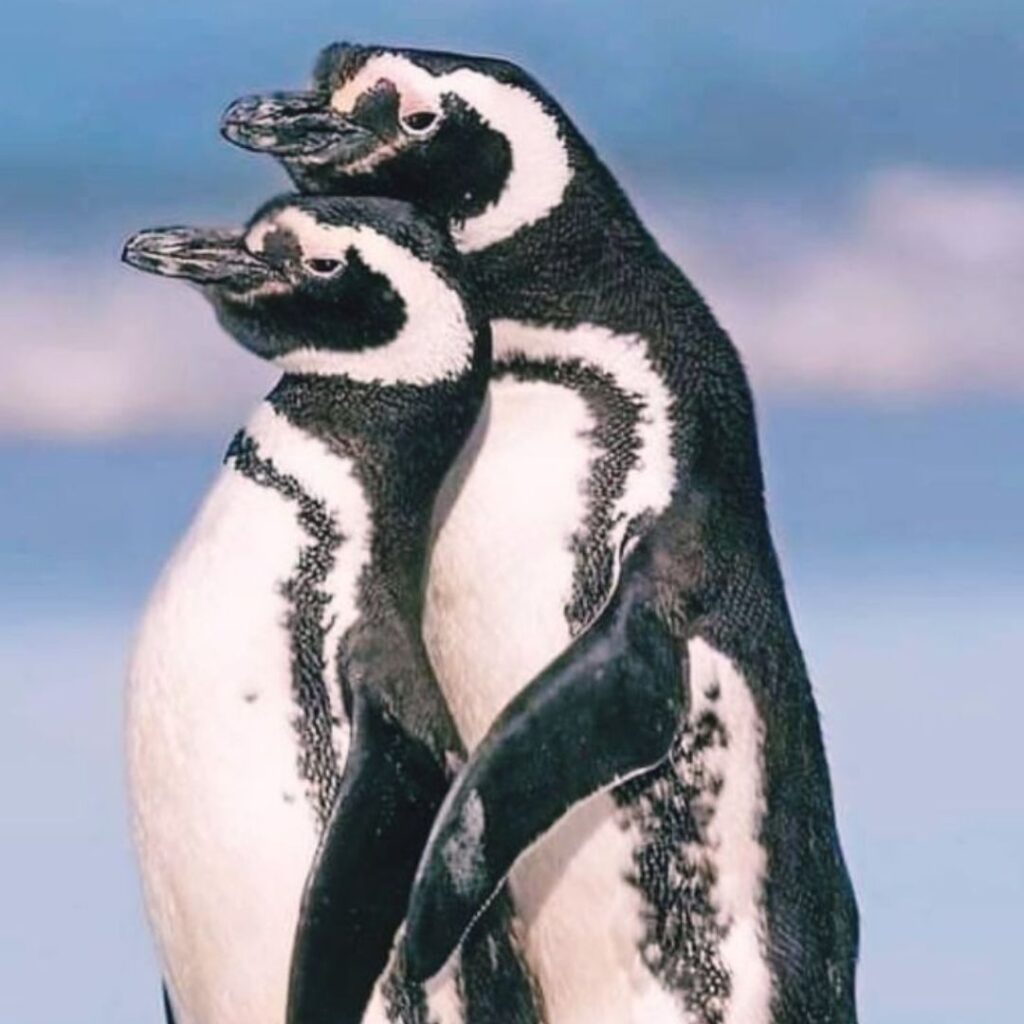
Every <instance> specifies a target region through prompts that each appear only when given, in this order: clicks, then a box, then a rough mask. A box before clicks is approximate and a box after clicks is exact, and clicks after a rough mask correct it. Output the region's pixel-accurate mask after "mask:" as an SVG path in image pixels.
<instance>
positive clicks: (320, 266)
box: [305, 259, 341, 277]
mask: <svg viewBox="0 0 1024 1024" xmlns="http://www.w3.org/2000/svg"><path fill="white" fill-rule="evenodd" d="M305 263H306V267H307V268H308V269H309V270H310V271H312V273H314V274H317V275H318V276H319V277H331V276H332V275H334V274H336V273H337V272H338V271H339V270H340V269H341V260H328V259H313V260H306V261H305Z"/></svg>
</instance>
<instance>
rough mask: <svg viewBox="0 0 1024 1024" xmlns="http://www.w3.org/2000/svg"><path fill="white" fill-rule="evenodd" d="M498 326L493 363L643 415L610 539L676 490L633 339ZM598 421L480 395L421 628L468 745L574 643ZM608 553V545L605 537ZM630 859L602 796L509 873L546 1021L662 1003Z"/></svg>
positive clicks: (506, 393) (520, 383) (561, 406)
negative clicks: (586, 376) (622, 403)
mask: <svg viewBox="0 0 1024 1024" xmlns="http://www.w3.org/2000/svg"><path fill="white" fill-rule="evenodd" d="M493 327H494V340H495V349H496V356H497V357H498V358H502V357H508V356H510V355H513V354H521V355H523V356H525V357H526V358H527V359H530V360H535V361H540V362H543V361H548V360H560V361H566V360H573V359H575V360H578V361H579V362H580V363H581V364H585V365H587V366H590V367H594V368H595V369H597V370H598V371H600V372H602V373H604V374H606V375H607V376H608V377H609V378H610V379H611V380H612V381H614V383H615V384H616V386H617V387H618V388H619V389H620V390H621V391H622V392H624V393H626V394H628V395H629V396H630V398H631V399H632V400H634V401H636V402H637V403H638V405H639V408H640V413H639V418H638V422H637V424H636V427H635V429H636V433H637V443H638V453H637V454H638V457H637V460H636V462H635V464H634V466H633V468H632V469H631V470H630V471H629V473H628V474H627V475H626V478H625V480H624V487H623V492H622V494H621V495H620V496H619V497H618V498H617V499H616V501H615V506H614V508H612V509H611V510H610V515H611V518H612V519H613V521H615V522H617V523H618V524H620V528H619V530H618V531H617V534H618V536H621V528H622V527H624V525H625V523H626V522H628V521H629V519H630V518H632V517H633V516H636V515H639V514H642V513H643V512H645V511H647V510H648V509H650V510H651V511H653V512H658V511H660V510H661V509H662V508H664V507H665V506H666V505H667V503H668V501H669V500H670V497H671V491H672V485H673V482H674V465H673V463H672V458H671V454H670V423H669V415H668V409H669V404H670V398H669V396H668V394H667V392H666V389H665V387H664V385H663V384H662V382H661V381H660V379H659V378H658V376H657V374H656V373H655V372H654V370H653V368H652V367H651V366H650V364H649V363H648V361H647V358H646V355H645V349H644V347H643V344H642V342H641V341H640V339H637V338H632V337H629V338H626V337H618V336H615V335H613V334H611V333H610V332H608V331H606V330H603V329H601V328H593V327H581V328H579V329H577V330H574V331H557V330H552V329H543V328H533V327H527V326H525V325H521V324H516V323H512V322H498V323H496V324H494V325H493ZM596 425H597V424H596V422H595V418H594V415H593V414H592V412H591V410H590V409H589V408H588V406H587V403H586V402H585V400H584V399H583V397H581V395H580V394H579V393H577V392H576V391H574V390H571V389H570V388H569V387H565V386H560V385H556V384H553V383H543V382H540V381H526V380H517V379H515V378H514V377H504V378H500V379H499V380H497V381H496V382H495V383H494V384H493V385H492V387H491V390H490V399H489V409H488V417H487V419H486V420H485V421H482V423H481V426H480V431H481V436H479V437H477V438H476V439H475V444H476V446H477V450H476V451H475V454H474V457H473V459H472V461H471V462H470V463H469V465H468V467H467V466H463V467H460V472H461V473H464V474H465V476H464V478H463V479H462V480H461V486H460V487H459V488H458V490H457V491H456V493H455V494H454V496H453V498H452V499H451V501H452V503H451V506H450V508H448V509H447V513H446V515H445V517H444V518H443V520H442V522H441V525H440V528H439V531H438V535H437V538H436V541H435V544H434V548H433V554H432V560H431V564H430V575H429V586H428V593H427V607H426V615H425V622H424V629H425V639H426V642H427V647H428V650H429V653H430V657H431V660H432V662H433V664H434V668H435V670H436V672H437V675H438V679H439V681H440V684H441V687H442V689H443V690H444V692H445V695H446V697H447V699H448V702H449V705H450V707H451V709H452V712H453V714H454V716H455V719H456V722H457V723H458V725H459V728H460V730H461V732H462V735H463V738H464V739H465V741H466V742H467V744H468V745H469V746H470V747H472V746H474V745H475V744H477V743H478V742H479V740H480V738H481V737H482V736H483V734H484V733H485V732H486V730H487V728H488V726H489V725H490V723H491V722H492V721H493V719H494V717H495V716H496V715H497V713H498V712H499V711H500V710H501V709H502V708H503V707H504V706H505V705H506V704H507V703H508V701H509V700H510V699H511V697H512V696H514V695H515V694H516V693H517V692H518V691H519V690H520V689H521V688H522V687H523V686H525V685H526V684H527V683H528V682H529V681H530V680H531V679H532V678H533V677H534V676H535V675H536V674H537V673H538V672H539V671H540V670H541V669H543V668H544V666H545V665H547V664H548V662H550V661H551V660H552V659H553V658H554V657H556V656H557V655H558V654H560V653H561V652H562V651H563V650H564V649H565V648H566V647H567V646H568V644H569V643H570V641H571V636H570V630H569V625H568V621H567V618H566V608H567V605H568V604H569V602H570V599H571V597H572V589H573V576H574V568H575V554H574V548H573V539H574V536H576V537H578V536H579V534H578V531H579V530H580V528H581V526H582V525H583V522H584V519H585V517H586V516H587V511H588V505H587V495H588V489H589V484H590V481H591V478H592V475H593V473H594V465H595V464H594V460H595V459H596V458H597V457H598V456H599V450H598V447H597V444H596V435H595V427H596ZM468 447H469V449H470V450H472V449H473V447H474V445H473V443H472V442H471V444H470V445H469V446H468ZM608 542H609V545H614V544H616V543H617V537H616V535H612V536H610V537H609V538H608ZM632 849H633V840H632V837H631V836H630V835H629V834H628V833H627V832H624V831H623V830H622V829H621V828H620V826H619V823H618V821H617V820H616V813H615V808H614V805H613V802H612V800H611V798H610V797H608V796H605V795H600V796H597V797H595V798H593V799H591V800H590V801H587V802H586V803H584V804H582V805H581V806H580V807H578V808H577V809H576V810H575V811H574V812H573V813H572V814H571V815H570V816H569V817H568V818H566V819H565V820H564V821H563V822H561V823H560V824H559V826H558V827H557V828H556V829H554V830H553V831H552V832H551V833H549V834H548V835H547V836H545V837H544V839H543V840H541V841H540V842H539V843H537V844H536V845H535V846H534V847H533V848H532V849H531V850H530V851H529V852H528V853H527V855H526V856H524V857H523V858H522V859H521V860H520V862H519V864H518V865H517V866H516V868H515V869H514V871H513V874H512V892H513V895H514V897H515V900H516V905H517V909H518V911H519V913H520V916H521V918H522V920H523V922H524V925H525V929H526V934H525V950H526V954H527V957H528V959H529V961H530V966H531V968H532V970H533V971H534V973H535V975H536V977H537V979H538V982H539V984H540V987H541V989H542V991H543V992H544V998H545V1003H546V1005H547V1010H548V1016H549V1019H550V1021H551V1024H576V1022H578V1021H579V1022H582V1021H585V1020H586V1021H606V1020H607V1021H612V1020H614V1021H616V1022H620V1021H621V1022H631V1021H637V1022H639V1021H645V1022H646V1021H648V1020H654V1019H658V1017H659V1013H660V1011H658V1010H657V1009H656V1008H658V1007H662V1006H663V1005H667V1004H668V1003H669V1000H668V999H667V997H663V996H662V995H661V994H660V993H659V992H658V991H657V990H656V985H655V983H654V981H653V979H652V978H651V976H650V974H649V972H647V971H646V969H645V968H644V966H643V964H642V963H641V961H640V957H639V953H638V949H637V945H638V938H639V935H640V933H641V927H640V923H641V914H642V908H641V907H640V906H639V901H638V897H637V895H636V893H635V890H634V889H633V888H632V887H630V886H629V885H627V884H626V883H625V881H624V879H625V876H626V874H627V873H628V872H629V871H630V870H631V867H632V865H631V853H632ZM661 1019H663V1020H669V1019H671V1018H669V1017H665V1016H663V1015H662V1016H661Z"/></svg>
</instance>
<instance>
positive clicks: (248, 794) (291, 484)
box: [126, 403, 385, 1024]
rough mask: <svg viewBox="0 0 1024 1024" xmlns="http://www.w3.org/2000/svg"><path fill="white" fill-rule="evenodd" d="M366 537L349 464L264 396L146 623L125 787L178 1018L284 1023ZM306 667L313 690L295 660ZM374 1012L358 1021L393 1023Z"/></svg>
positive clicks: (132, 679)
mask: <svg viewBox="0 0 1024 1024" xmlns="http://www.w3.org/2000/svg"><path fill="white" fill-rule="evenodd" d="M370 536H371V520H370V514H369V507H368V505H367V502H366V500H365V497H364V494H363V491H362V488H361V487H360V485H359V483H358V481H357V480H356V479H355V476H354V474H353V472H352V466H351V464H350V463H349V462H348V461H347V460H345V459H342V458H340V457H339V456H338V455H336V454H335V453H334V452H332V451H330V450H329V449H328V448H327V447H326V446H325V445H324V444H322V443H321V442H320V441H318V440H316V439H315V438H312V437H310V436H309V435H307V434H305V433H303V432H302V431H301V430H299V429H298V428H297V427H295V426H293V425H292V424H291V423H290V422H289V421H288V420H287V419H285V418H284V417H283V416H281V415H279V414H278V413H276V412H275V411H274V409H273V408H272V407H271V406H269V405H268V404H266V403H264V404H263V405H262V406H260V408H259V409H258V411H257V412H256V414H255V415H254V416H253V417H252V419H251V420H250V422H249V424H248V425H247V427H246V430H245V431H244V432H242V433H241V434H240V435H239V437H238V438H236V441H235V442H234V443H233V444H232V447H231V449H230V451H229V454H228V458H227V460H226V465H225V467H224V468H223V469H222V470H221V472H220V475H219V476H218V478H217V479H216V481H215V482H214V485H213V487H212V489H211V491H210V493H209V494H208V495H207V497H206V499H205V501H204V502H203V504H202V506H201V508H200V510H199V512H198V513H197V516H196V518H195V520H194V522H193V524H192V526H191V527H190V528H189V530H188V532H187V533H186V535H185V537H184V538H183V540H182V541H181V542H180V544H179V546H178V548H177V550H176V552H175V553H174V555H173V556H172V558H171V560H170V562H169V563H168V565H167V567H166V568H165V570H164V572H163V574H162V576H161V578H160V580H159V582H158V583H157V586H156V588H155V591H154V593H153V595H152V597H151V599H150V602H149V605H148V607H147V609H146V612H145V614H144V616H143V621H142V624H141V627H140V630H139V634H138V637H137V640H136V645H135V650H134V653H133V657H132V662H131V666H130V670H129V688H128V703H127V716H126V732H127V754H128V772H129V784H130V789H131V799H132V811H133V819H134V831H135V838H136V844H137V848H138V853H139V860H140V862H141V870H142V879H143V888H144V894H145V898H146V904H147V910H148V913H149V917H150V919H151V923H152V927H153V931H154V933H155V935H156V939H157V945H158V948H159V952H160V954H161V959H162V962H163V964H164V969H165V972H166V980H167V983H168V988H169V990H170V993H171V998H172V1002H173V1003H174V1008H175V1012H176V1015H177V1021H178V1024H283V1021H284V1018H285V1005H286V999H287V989H288V973H289V968H290V960H291V952H292V943H293V939H294V936H295V926H296V923H297V921H298V914H299V906H300V901H301V897H302V893H303V891H304V887H305V883H306V878H307V875H308V872H309V868H310V866H311V863H312V860H313V856H314V853H315V850H316V847H317V843H318V841H319V838H320V833H321V830H322V827H323V822H324V820H325V818H326V814H327V811H328V809H329V807H330V805H331V802H332V799H333V792H334V788H335V787H336V785H337V782H338V780H339V778H340V775H341V771H342V768H343V766H344V763H345V757H346V755H347V749H348V732H349V727H348V722H347V720H346V717H345V712H344V709H343V706H342V700H341V693H340V686H339V685H337V683H336V682H335V680H336V676H337V668H336V651H337V647H338V643H339V641H340V639H341V637H342V635H343V634H344V632H345V630H346V629H347V628H348V627H349V626H350V625H351V624H352V622H353V621H354V620H355V618H356V616H357V615H358V610H357V602H356V594H357V588H358V579H359V577H360V574H361V572H362V569H363V567H364V566H365V564H366V562H367V560H368V558H369V550H370ZM304 602H305V604H304ZM310 607H312V608H315V609H318V612H317V614H318V615H319V617H320V622H321V625H322V636H321V640H320V641H319V643H317V641H315V640H310V635H311V631H310V629H309V626H310V621H309V618H308V616H309V608H310ZM312 633H313V634H315V633H316V630H313V631H312ZM311 644H312V645H313V646H311ZM300 645H301V654H302V658H301V659H297V658H296V653H297V651H298V649H299V646H300ZM314 648H319V649H314ZM318 658H319V659H322V665H323V672H322V676H320V677H318V678H317V680H316V682H317V685H318V686H320V687H321V689H320V691H319V692H316V693H310V692H309V682H308V680H306V681H305V684H304V686H302V687H299V686H297V685H296V682H295V678H296V675H295V665H296V662H297V660H300V661H302V662H303V663H304V664H309V663H310V661H312V663H314V664H315V663H316V661H317V659H318ZM375 1006H376V1007H379V1008H378V1009H373V1008H371V1010H370V1011H368V1013H367V1014H366V1015H365V1018H364V1019H365V1020H366V1021H368V1022H369V1021H383V1020H384V1019H385V1015H384V1011H383V1007H381V1005H380V1001H379V1000H375Z"/></svg>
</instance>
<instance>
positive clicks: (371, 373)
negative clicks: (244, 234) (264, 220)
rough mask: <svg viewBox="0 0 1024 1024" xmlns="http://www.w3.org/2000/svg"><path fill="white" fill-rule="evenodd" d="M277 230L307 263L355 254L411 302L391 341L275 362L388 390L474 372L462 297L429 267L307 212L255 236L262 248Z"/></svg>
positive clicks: (286, 214) (280, 218)
mask: <svg viewBox="0 0 1024 1024" xmlns="http://www.w3.org/2000/svg"><path fill="white" fill-rule="evenodd" d="M271 226H275V227H282V228H287V229H288V230H289V231H291V232H292V234H294V235H295V238H296V240H297V241H298V243H299V246H300V247H301V249H302V254H303V257H304V258H305V259H332V260H333V259H341V260H344V255H343V254H344V253H345V251H346V250H347V249H349V248H350V247H353V248H355V249H356V250H357V251H358V252H359V255H360V258H361V259H362V260H363V262H364V263H366V265H367V266H368V267H369V268H370V269H371V270H374V271H376V272H377V273H379V274H383V275H384V276H385V277H386V278H387V279H388V281H389V282H390V283H391V285H392V287H393V288H394V289H395V291H396V292H398V294H399V295H400V296H401V298H402V301H403V302H404V303H405V323H404V324H403V325H402V328H401V330H400V331H399V332H398V334H397V335H396V336H395V337H394V338H393V339H392V340H391V341H389V342H386V343H385V344H382V345H380V346H379V347H377V348H366V349H361V350H358V351H352V352H344V351H341V350H338V349H321V348H312V347H310V348H299V349H293V350H292V351H291V352H287V353H285V354H284V355H282V356H278V357H277V358H276V359H275V360H274V362H275V363H276V364H277V365H278V366H280V367H281V368H282V369H284V370H287V371H289V372H291V373H308V374H315V375H318V376H344V377H349V378H351V379H352V380H358V381H363V382H366V383H369V382H372V381H379V382H380V383H382V384H396V383H406V384H431V383H434V382H437V381H440V380H444V379H448V378H454V377H458V376H460V375H461V374H462V373H464V372H465V371H466V368H467V367H468V366H469V364H470V361H471V360H472V358H473V348H474V336H473V331H472V329H471V328H470V326H469V322H468V321H467V319H466V311H465V309H464V307H463V304H462V300H461V298H460V297H459V296H458V294H457V293H456V292H455V291H453V290H452V288H450V287H449V286H448V284H446V283H445V281H444V279H443V278H442V277H441V276H440V275H439V274H438V273H437V271H435V270H434V268H433V267H431V266H430V264H429V263H425V262H424V261H423V260H420V259H417V258H416V257H415V256H414V255H413V254H412V253H411V252H409V250H408V249H404V248H403V247H402V246H400V245H398V244H397V243H396V242H393V241H392V240H391V239H390V238H387V237H386V236H384V235H382V234H380V233H379V232H377V231H374V230H373V229H372V228H370V227H367V226H366V225H359V226H356V227H350V226H336V225H332V224H321V223H320V222H318V221H317V220H316V219H315V218H314V217H312V216H311V215H310V214H308V213H306V212H305V211H303V210H296V209H286V210H282V211H281V212H280V213H278V214H276V215H274V217H273V218H272V225H267V226H266V227H263V226H262V225H259V226H257V228H255V229H254V231H253V232H252V233H251V234H252V237H253V240H254V241H257V240H258V241H262V238H263V236H265V235H266V233H267V231H268V230H270V228H271Z"/></svg>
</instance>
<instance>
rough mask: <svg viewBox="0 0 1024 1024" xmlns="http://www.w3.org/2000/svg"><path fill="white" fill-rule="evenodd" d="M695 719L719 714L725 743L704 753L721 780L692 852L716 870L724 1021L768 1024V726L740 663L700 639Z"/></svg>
mask: <svg viewBox="0 0 1024 1024" xmlns="http://www.w3.org/2000/svg"><path fill="white" fill-rule="evenodd" d="M688 650H689V655H690V694H691V701H692V707H691V710H690V718H691V720H692V721H693V722H697V721H699V720H700V718H701V716H702V715H704V714H705V713H711V714H714V715H715V716H716V717H717V718H718V720H719V721H720V722H721V724H722V726H723V727H724V732H725V737H726V742H725V743H724V744H717V745H713V746H712V747H710V748H709V749H708V750H707V751H706V752H705V754H704V762H703V766H702V767H703V771H704V774H705V777H706V778H714V779H719V780H721V790H720V791H719V793H718V796H717V798H716V799H715V800H714V803H713V805H712V806H713V813H712V816H711V819H710V821H709V823H708V825H707V830H706V834H705V838H706V844H705V846H702V847H697V846H695V847H694V848H693V850H692V851H691V852H692V856H693V857H694V858H706V859H707V860H708V861H710V863H711V866H712V867H713V877H714V883H713V886H712V890H711V902H712V905H713V906H714V908H715V911H716V913H717V916H718V923H719V924H720V925H721V926H722V927H723V928H725V929H728V931H727V934H726V937H725V939H724V941H723V943H722V947H721V950H720V954H721V958H722V964H723V966H724V967H725V968H726V970H728V972H729V976H730V979H731V985H732V990H731V993H730V996H729V1000H728V1002H727V1003H726V1005H725V1015H724V1017H723V1020H722V1024H768V1022H769V1020H770V1019H771V1017H770V1001H771V976H770V974H769V971H768V965H767V962H766V960H765V945H764V939H765V921H764V915H763V910H762V903H763V891H764V876H765V868H766V864H767V860H766V853H765V848H764V846H763V845H762V844H761V842H760V835H761V822H762V819H763V817H764V811H765V804H764V791H763V781H764V768H763V759H762V733H763V727H762V723H761V719H760V716H759V715H758V712H757V708H756V706H755V704H754V700H753V697H752V695H751V693H750V688H749V687H748V686H747V683H746V680H744V678H743V676H742V675H740V673H739V672H738V671H737V669H736V666H735V665H733V663H732V662H731V661H730V660H729V659H728V658H726V657H725V655H723V654H721V653H719V652H718V651H716V650H715V649H714V648H713V647H711V646H710V645H708V644H707V643H706V642H705V641H704V640H701V639H700V638H697V639H694V640H691V641H690V643H689V645H688Z"/></svg>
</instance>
